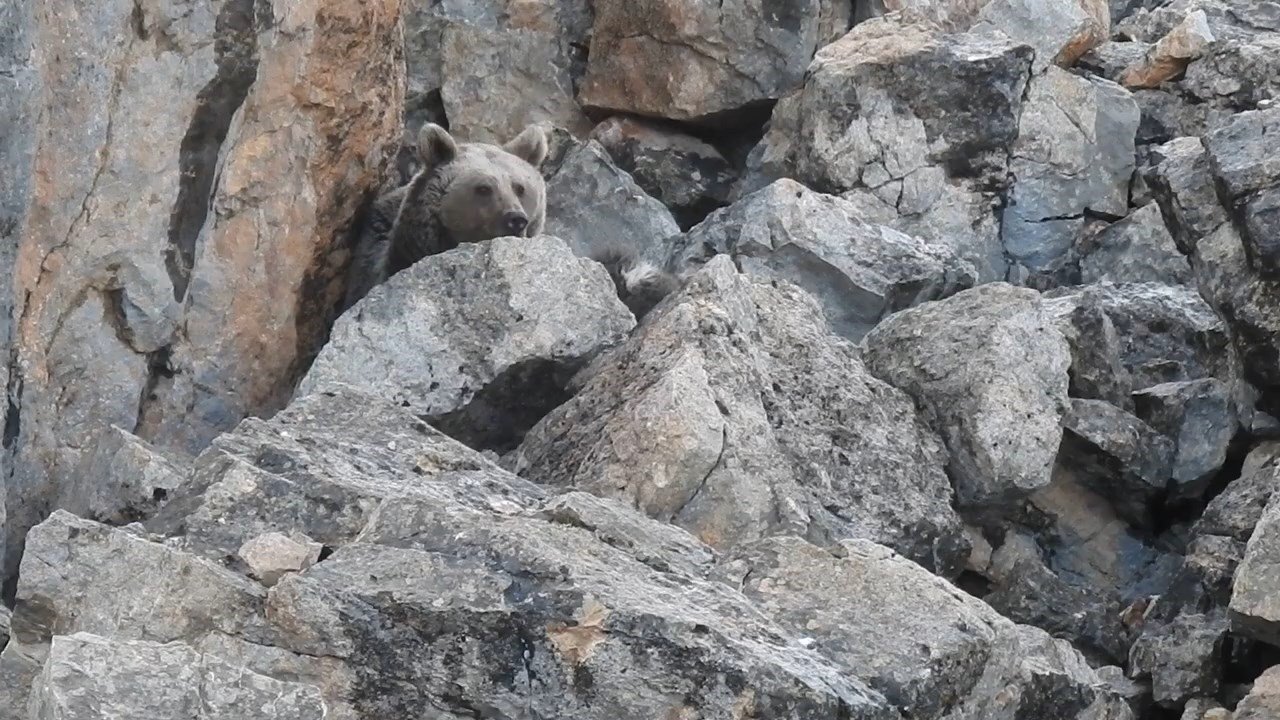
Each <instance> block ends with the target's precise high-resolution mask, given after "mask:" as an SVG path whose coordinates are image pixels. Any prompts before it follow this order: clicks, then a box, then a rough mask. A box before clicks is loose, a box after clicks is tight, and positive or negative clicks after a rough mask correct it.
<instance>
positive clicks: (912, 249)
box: [682, 179, 976, 342]
mask: <svg viewBox="0 0 1280 720" xmlns="http://www.w3.org/2000/svg"><path fill="white" fill-rule="evenodd" d="M682 243H683V247H684V248H685V251H684V252H685V253H686V255H689V256H691V257H689V258H688V259H689V260H705V259H706V255H707V254H709V253H711V254H714V253H729V254H731V255H733V256H734V259H735V261H736V262H737V264H738V266H739V267H741V268H742V269H743V270H744V271H746V272H748V273H750V274H753V275H759V276H762V277H768V278H777V279H781V280H788V281H790V282H793V283H795V284H796V285H798V286H800V287H801V288H804V289H805V290H807V291H808V292H809V293H811V294H812V295H813V296H814V297H815V298H817V299H818V301H819V302H820V303H821V304H822V309H823V312H824V314H825V315H826V318H827V322H829V323H830V324H831V327H832V329H834V330H835V331H836V333H837V334H839V335H842V336H844V337H846V338H848V339H850V340H852V341H854V342H857V341H858V340H861V339H862V336H863V335H865V334H866V333H867V331H869V330H870V329H871V328H873V327H875V325H876V323H878V322H880V320H882V319H883V318H885V317H886V316H888V315H890V314H891V313H894V312H897V311H898V310H901V309H903V308H906V307H910V306H912V305H918V304H920V303H922V302H925V301H928V300H937V299H940V298H943V297H947V296H949V295H952V294H954V293H956V292H958V291H959V290H963V289H965V288H968V287H972V286H973V284H974V282H975V281H976V277H975V274H976V273H975V271H974V269H973V266H972V265H970V264H969V263H968V262H965V261H964V260H961V259H959V258H958V257H956V255H955V253H954V252H953V251H951V250H950V249H948V248H947V247H945V246H939V245H935V244H932V243H928V242H925V241H923V240H920V239H918V238H914V237H911V236H908V235H904V234H902V233H900V232H898V231H896V230H893V229H891V228H888V227H884V226H882V225H873V224H870V223H867V222H864V221H863V220H862V218H861V216H860V212H859V209H858V207H857V206H856V205H855V204H854V203H851V202H848V201H846V200H843V199H841V198H840V197H838V196H834V195H823V194H821V193H818V192H814V191H812V190H810V189H808V188H806V187H804V186H803V185H801V184H800V183H797V182H795V181H794V180H785V179H784V180H778V181H776V182H774V183H772V184H770V185H769V186H768V187H766V188H764V189H763V190H760V191H757V192H755V193H752V194H751V195H748V196H747V197H744V198H742V199H741V200H739V201H738V202H736V203H734V204H733V205H732V206H730V207H728V208H724V209H722V210H718V211H716V212H715V213H713V214H712V215H711V216H710V217H708V218H707V219H706V220H705V221H704V222H702V223H700V224H699V225H698V226H697V227H695V228H694V229H693V230H691V231H689V232H688V233H686V235H685V236H684V238H683V239H682Z"/></svg>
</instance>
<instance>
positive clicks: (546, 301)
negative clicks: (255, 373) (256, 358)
mask: <svg viewBox="0 0 1280 720" xmlns="http://www.w3.org/2000/svg"><path fill="white" fill-rule="evenodd" d="M634 325H635V319H634V318H633V317H632V316H631V313H630V312H629V311H628V310H627V308H626V306H624V305H623V304H622V302H621V301H620V300H619V299H618V296H617V291H616V290H615V289H614V286H613V283H612V281H611V280H610V279H609V276H608V273H607V272H605V270H604V268H603V267H601V266H600V265H599V264H597V263H594V262H592V261H590V260H587V259H584V258H578V257H575V256H574V255H573V253H572V251H571V250H570V249H569V247H568V246H567V245H566V244H565V243H564V242H563V241H561V240H559V239H558V238H554V237H548V236H541V237H537V238H496V239H494V240H490V241H487V242H484V243H467V244H464V245H462V246H460V247H457V248H455V249H453V250H450V251H448V252H444V253H441V254H439V255H433V256H431V257H428V258H425V259H423V260H422V261H421V262H418V263H416V264H414V265H413V266H412V267H410V268H408V269H406V270H405V271H403V272H400V273H397V274H396V275H395V276H394V277H392V278H391V279H390V280H389V281H388V282H386V283H384V284H383V285H381V286H379V287H377V288H375V289H374V290H373V291H372V292H371V293H370V294H369V297H368V298H366V299H365V300H363V301H362V302H361V303H359V304H358V305H356V306H355V307H354V308H353V309H352V310H351V311H349V312H347V313H345V314H344V316H343V317H342V318H340V319H339V321H338V322H337V324H336V325H335V326H334V329H333V331H332V333H331V336H330V340H329V343H328V345H326V346H325V347H324V349H323V350H321V352H320V354H319V356H318V357H317V358H316V360H315V363H314V364H313V365H312V367H311V369H310V371H309V372H308V374H307V376H306V378H304V379H303V381H302V383H301V384H300V386H299V389H298V392H299V393H301V394H307V393H310V392H313V391H314V390H315V389H316V388H318V387H321V386H323V385H325V384H326V383H328V382H331V381H334V380H342V381H345V382H349V383H351V384H354V385H358V386H360V387H364V388H366V389H368V390H370V391H371V392H373V393H375V394H378V395H380V396H382V397H385V398H387V399H388V400H394V401H396V402H400V403H402V404H403V405H404V406H405V407H408V408H410V409H412V410H413V411H414V412H416V413H418V414H419V415H420V416H422V417H424V418H426V419H427V420H428V421H429V422H432V423H433V424H436V425H437V426H438V427H439V428H440V429H442V430H444V431H445V432H447V433H448V434H450V435H452V436H453V437H455V438H458V439H459V440H461V441H463V442H465V443H467V444H469V445H472V446H473V447H485V448H494V449H498V450H499V451H505V450H507V449H510V448H511V447H514V446H515V444H517V443H518V442H519V439H520V437H521V436H522V435H523V433H524V431H525V430H527V429H528V428H529V427H530V426H531V425H533V423H534V422H536V421H537V420H538V419H539V418H540V417H542V415H543V414H544V413H546V412H547V411H548V410H550V409H551V408H553V407H555V406H556V405H558V404H560V403H561V402H563V401H564V400H565V398H566V397H567V396H566V394H565V384H566V383H567V382H568V380H569V378H570V376H572V374H573V373H574V372H576V371H577V370H578V369H579V368H580V367H582V366H583V365H585V364H586V363H587V362H588V361H589V360H590V359H591V358H592V357H593V356H594V355H595V354H596V353H598V352H599V351H601V350H602V349H604V348H606V347H609V346H610V345H612V344H615V343H617V342H618V341H620V340H621V339H622V338H623V337H625V336H626V334H627V332H628V331H629V330H630V329H631V328H632V327H633V326H634Z"/></svg>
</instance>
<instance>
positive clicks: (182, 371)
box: [0, 0, 402, 572]
mask: <svg viewBox="0 0 1280 720" xmlns="http://www.w3.org/2000/svg"><path fill="white" fill-rule="evenodd" d="M10 8H12V9H10ZM4 13H5V15H6V23H5V28H6V29H5V31H4V36H3V37H0V43H3V44H4V45H5V48H4V50H3V52H0V57H2V58H3V62H4V63H6V65H8V66H9V67H6V68H4V69H3V72H0V78H3V80H0V82H4V83H5V89H6V92H5V100H4V101H3V105H4V106H5V110H4V111H3V112H4V116H5V119H6V120H8V119H9V118H13V119H14V120H15V122H14V124H13V125H9V124H7V123H6V130H5V133H4V134H5V136H6V140H4V143H5V152H4V153H3V154H0V157H2V158H3V163H4V166H3V168H0V173H2V174H3V175H4V176H5V178H6V182H5V189H4V191H3V192H4V200H3V203H2V205H3V208H4V209H3V217H2V218H0V227H3V228H5V229H4V232H5V236H6V240H11V239H12V240H15V241H16V251H15V252H14V254H13V256H12V263H11V264H10V263H9V262H6V263H5V265H4V267H5V273H4V274H5V275H6V280H5V282H6V287H11V291H10V292H6V293H5V297H6V298H9V297H12V298H14V302H15V304H14V305H13V306H12V307H11V308H10V307H7V306H6V308H4V310H6V312H5V313H4V314H5V316H6V323H11V325H8V324H7V325H6V327H9V328H10V332H9V333H7V334H8V335H9V343H8V352H7V353H5V356H6V357H7V358H8V360H7V365H8V370H7V372H8V398H9V410H8V412H7V413H6V415H7V420H6V428H5V437H6V438H7V442H6V443H5V447H6V465H7V466H8V478H7V481H6V495H7V497H6V504H7V510H8V521H7V522H6V528H5V529H6V533H5V534H6V536H7V538H8V543H9V547H8V549H7V552H6V556H5V568H6V569H7V570H8V571H9V572H12V570H13V569H14V568H16V566H17V562H18V557H19V555H18V554H19V552H20V550H21V539H22V536H23V534H24V533H25V532H26V530H27V528H29V527H30V526H31V525H33V524H34V523H35V522H38V521H39V520H40V519H41V518H43V517H44V516H45V515H46V514H47V513H48V511H49V509H50V508H51V507H52V505H53V503H54V501H55V499H56V498H57V497H58V495H59V492H60V490H61V489H62V487H63V486H64V485H65V483H66V482H68V478H69V474H70V473H71V472H72V471H73V470H74V468H75V467H76V465H77V463H78V462H79V461H80V460H81V459H82V457H83V455H84V453H85V451H86V449H87V448H89V447H91V446H92V445H93V443H94V436H95V435H96V434H98V433H99V432H103V431H106V430H107V428H109V426H110V425H117V426H119V427H121V428H123V429H125V430H129V431H132V432H134V433H135V434H137V435H139V436H141V437H142V438H144V439H147V440H151V441H154V442H157V443H158V444H160V445H162V446H167V447H173V448H179V449H183V450H188V451H192V450H198V449H199V448H201V447H203V446H204V445H205V444H206V443H207V442H208V441H209V440H210V439H211V438H212V437H214V436H215V435H216V434H217V433H219V432H221V431H223V430H226V429H228V428H230V427H231V426H233V425H234V424H235V423H236V421H238V420H239V419H240V418H242V417H244V416H245V415H247V414H252V413H259V412H269V411H272V410H275V409H278V408H279V407H281V406H282V405H283V404H284V403H285V401H287V399H288V396H289V392H290V385H291V382H292V380H293V377H294V376H295V375H296V373H297V371H298V368H299V366H300V365H301V364H302V363H304V362H305V361H306V360H307V358H308V357H309V355H310V354H311V353H312V352H313V350H314V346H315V344H316V343H317V342H318V341H319V340H320V339H322V337H323V335H324V332H325V323H326V321H327V319H328V314H329V306H330V305H331V304H332V303H333V301H335V300H336V299H337V298H338V297H339V292H340V290H341V288H340V287H337V286H336V285H335V282H334V280H335V278H338V277H340V275H339V270H340V265H341V264H342V261H343V256H344V250H343V245H344V233H345V232H346V231H347V229H348V227H349V225H350V222H351V220H352V218H353V216H354V215H355V214H356V211H357V209H358V208H359V206H360V203H361V200H362V196H363V193H364V192H365V191H366V190H367V189H368V188H369V187H371V186H372V185H373V184H374V182H375V181H376V180H377V177H378V174H379V171H380V166H381V165H382V163H383V161H384V159H385V157H386V156H387V155H388V154H389V150H390V146H389V143H390V142H391V141H392V140H394V139H395V138H396V137H397V136H398V134H399V115H400V107H401V89H400V83H399V78H400V77H401V73H402V70H401V55H400V53H401V44H400V43H399V42H397V33H398V18H399V14H400V3H399V0H378V1H377V2H369V3H365V2H335V1H332V0H306V1H304V2H300V3H287V4H280V3H253V2H245V1H243V0H224V1H219V2H212V3H198V4H190V5H187V4H182V5H179V6H172V5H170V4H165V3H134V2H127V1H124V0H118V1H111V2H67V3H57V4H56V5H50V4H40V5H37V6H34V7H33V8H31V9H29V8H28V5H27V4H25V3H22V4H18V5H9V6H6V9H5V11H4ZM10 17H11V18H12V19H13V20H14V21H15V22H14V23H13V24H10V23H9V22H8V18H10ZM10 28H14V30H13V31H12V32H13V34H12V35H10V32H11V31H10ZM10 68H11V69H10ZM10 88H12V89H14V90H16V93H15V94H12V95H11V94H10V93H9V92H8V89H10ZM6 247H10V245H9V243H8V242H6ZM10 282H11V283H12V285H11V286H9V285H8V283H10ZM6 302H7V301H6Z"/></svg>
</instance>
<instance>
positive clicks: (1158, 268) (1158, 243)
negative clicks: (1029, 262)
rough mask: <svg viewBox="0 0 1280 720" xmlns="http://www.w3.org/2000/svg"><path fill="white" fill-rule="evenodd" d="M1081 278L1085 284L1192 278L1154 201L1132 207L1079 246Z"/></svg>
mask: <svg viewBox="0 0 1280 720" xmlns="http://www.w3.org/2000/svg"><path fill="white" fill-rule="evenodd" d="M1081 254H1082V255H1083V257H1082V258H1081V259H1080V280H1081V282H1084V283H1086V284H1094V283H1100V282H1113V283H1145V282H1152V283H1164V284H1166V285H1186V284H1188V283H1190V282H1191V279H1192V278H1191V265H1190V263H1189V262H1187V258H1186V257H1185V256H1183V255H1182V253H1181V252H1179V251H1178V246H1177V245H1176V244H1175V243H1174V241H1173V236H1172V235H1171V234H1170V233H1169V230H1168V228H1166V227H1165V224H1164V217H1163V216H1162V215H1161V213H1160V207H1159V205H1157V204H1156V203H1149V204H1147V205H1144V206H1143V207H1140V208H1138V209H1137V210H1134V211H1133V212H1132V213H1130V214H1129V216H1128V217H1126V218H1125V219H1123V220H1120V221H1119V222H1116V223H1115V224H1113V225H1110V226H1109V227H1107V229H1106V230H1103V231H1102V232H1101V233H1099V234H1098V235H1097V236H1096V237H1094V238H1093V239H1092V240H1091V242H1090V243H1089V247H1086V248H1084V249H1082V252H1081Z"/></svg>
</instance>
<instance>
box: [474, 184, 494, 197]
mask: <svg viewBox="0 0 1280 720" xmlns="http://www.w3.org/2000/svg"><path fill="white" fill-rule="evenodd" d="M476 194H477V195H479V196H480V197H488V196H490V195H492V194H493V188H492V187H490V186H488V185H477V186H476Z"/></svg>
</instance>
